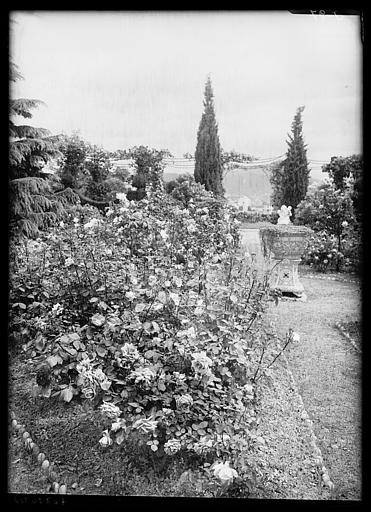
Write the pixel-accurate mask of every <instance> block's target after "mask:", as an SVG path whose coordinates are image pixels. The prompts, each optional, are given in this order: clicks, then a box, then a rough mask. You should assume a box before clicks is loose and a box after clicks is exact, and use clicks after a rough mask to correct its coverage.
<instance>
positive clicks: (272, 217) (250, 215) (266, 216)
mask: <svg viewBox="0 0 371 512" xmlns="http://www.w3.org/2000/svg"><path fill="white" fill-rule="evenodd" d="M237 219H238V220H239V221H240V222H248V223H256V222H270V223H271V224H276V223H277V220H278V213H277V212H272V213H265V212H257V211H250V212H241V211H239V212H238V213H237Z"/></svg>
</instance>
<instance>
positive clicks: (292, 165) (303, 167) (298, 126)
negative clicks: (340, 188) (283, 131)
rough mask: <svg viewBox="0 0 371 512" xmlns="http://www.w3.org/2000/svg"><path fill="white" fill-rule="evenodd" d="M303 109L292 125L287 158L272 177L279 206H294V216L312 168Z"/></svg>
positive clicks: (299, 111)
mask: <svg viewBox="0 0 371 512" xmlns="http://www.w3.org/2000/svg"><path fill="white" fill-rule="evenodd" d="M303 110H304V107H299V108H298V109H297V111H296V114H295V117H294V120H293V122H292V125H291V133H290V134H289V135H288V140H287V144H288V149H287V152H286V158H285V160H284V161H283V163H282V165H279V166H277V169H276V171H277V172H276V173H275V174H274V176H272V178H271V182H272V185H273V187H274V189H275V193H274V195H275V196H277V199H279V203H280V204H279V206H282V205H283V204H285V205H286V206H292V208H293V210H294V211H293V216H294V213H295V208H296V207H297V205H298V204H299V203H300V201H302V200H303V199H304V198H305V196H306V193H307V189H308V184H309V173H310V170H309V168H308V161H307V149H306V148H307V146H306V144H305V143H304V138H303V122H302V119H301V114H302V112H303ZM274 203H277V201H274ZM277 206H278V204H277Z"/></svg>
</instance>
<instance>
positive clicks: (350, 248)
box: [302, 226, 361, 272]
mask: <svg viewBox="0 0 371 512" xmlns="http://www.w3.org/2000/svg"><path fill="white" fill-rule="evenodd" d="M338 247H339V239H338V237H336V236H335V235H331V234H329V233H328V231H326V230H323V231H318V232H316V233H315V234H314V235H313V236H312V237H311V238H310V239H309V245H308V247H307V250H306V252H305V254H304V255H303V256H302V261H303V263H305V264H306V265H310V266H311V267H313V268H314V269H316V270H318V271H319V272H326V271H331V270H332V271H333V270H336V271H342V270H352V271H357V272H359V271H360V264H361V261H360V256H361V241H360V233H359V232H355V231H354V229H353V228H349V226H348V227H345V228H344V231H343V233H342V235H341V237H340V250H339V248H338Z"/></svg>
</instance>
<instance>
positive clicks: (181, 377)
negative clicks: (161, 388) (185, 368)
mask: <svg viewBox="0 0 371 512" xmlns="http://www.w3.org/2000/svg"><path fill="white" fill-rule="evenodd" d="M173 377H174V379H175V381H176V383H177V384H182V383H183V382H184V381H185V380H186V376H185V374H184V373H179V372H173Z"/></svg>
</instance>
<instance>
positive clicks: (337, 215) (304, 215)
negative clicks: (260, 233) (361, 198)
mask: <svg viewBox="0 0 371 512" xmlns="http://www.w3.org/2000/svg"><path fill="white" fill-rule="evenodd" d="M295 215H296V216H295V223H296V224H303V225H307V226H309V227H311V228H312V229H313V231H314V232H315V234H314V235H313V236H312V237H311V239H310V243H309V245H308V247H307V250H306V252H305V254H304V255H303V258H302V260H303V262H304V263H305V264H308V265H310V266H313V267H314V268H316V269H318V270H320V271H322V272H324V271H326V270H337V271H340V270H348V269H351V270H358V269H359V265H360V257H361V232H360V231H361V226H360V224H359V222H358V221H357V219H356V216H355V214H354V209H353V203H352V198H351V189H350V188H347V187H345V188H344V190H339V189H336V188H335V185H334V183H333V182H331V181H327V182H325V183H321V184H320V185H319V186H318V185H317V186H312V187H310V188H309V191H308V194H307V196H306V198H305V199H304V200H303V201H301V203H300V204H299V205H298V207H297V208H296V210H295Z"/></svg>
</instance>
